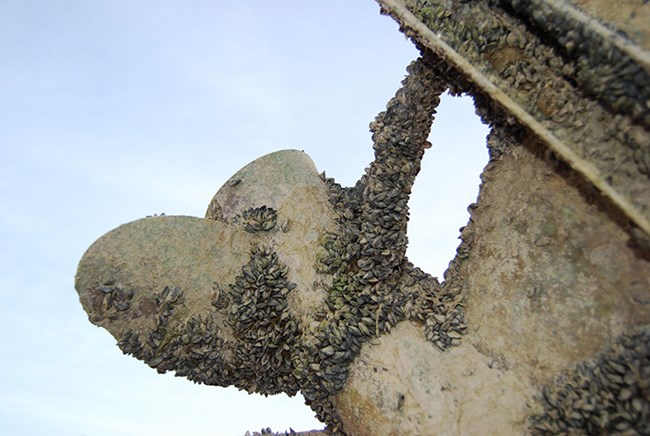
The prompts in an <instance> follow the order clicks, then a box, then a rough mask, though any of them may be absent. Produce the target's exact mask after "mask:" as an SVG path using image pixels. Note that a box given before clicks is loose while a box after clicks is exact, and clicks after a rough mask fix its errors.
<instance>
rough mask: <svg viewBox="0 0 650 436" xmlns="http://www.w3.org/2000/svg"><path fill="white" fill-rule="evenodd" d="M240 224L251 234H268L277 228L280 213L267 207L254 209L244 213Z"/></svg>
mask: <svg viewBox="0 0 650 436" xmlns="http://www.w3.org/2000/svg"><path fill="white" fill-rule="evenodd" d="M240 222H241V224H242V226H243V227H244V230H245V231H247V232H249V233H257V232H268V231H269V230H272V229H273V228H274V227H275V226H276V224H277V222H278V213H277V211H276V210H275V209H273V208H270V207H266V206H261V207H252V208H250V209H246V210H245V211H244V212H242V214H241V219H240Z"/></svg>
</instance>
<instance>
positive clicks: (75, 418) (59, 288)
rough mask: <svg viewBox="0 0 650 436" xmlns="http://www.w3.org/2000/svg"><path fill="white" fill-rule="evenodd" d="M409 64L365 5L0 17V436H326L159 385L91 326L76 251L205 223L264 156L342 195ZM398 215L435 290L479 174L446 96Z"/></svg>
mask: <svg viewBox="0 0 650 436" xmlns="http://www.w3.org/2000/svg"><path fill="white" fill-rule="evenodd" d="M417 55H418V53H417V51H416V49H415V48H414V46H413V45H412V44H411V43H410V42H409V41H408V40H406V39H405V38H404V36H403V35H402V34H401V33H400V32H399V30H398V26H397V24H396V23H395V22H393V21H392V20H391V19H390V18H388V17H385V16H380V14H379V8H378V6H377V4H376V3H375V2H374V1H372V0H364V1H355V2H350V1H348V0H336V1H329V2H305V1H298V0H292V1H288V0H287V1H276V2H266V1H259V0H250V1H246V2H224V1H207V0H186V1H180V0H158V1H153V0H137V1H133V0H129V1H127V0H83V1H82V0H58V1H48V2H44V1H37V0H2V1H0V196H1V197H0V198H1V200H2V201H0V344H2V348H3V350H2V354H1V356H2V358H0V434H7V435H88V436H91V435H92V436H103V435H179V434H193V435H241V434H244V433H245V432H246V430H259V429H260V428H262V427H271V428H273V429H274V430H277V431H280V430H287V429H288V428H289V427H292V428H293V429H295V430H307V429H311V428H319V427H321V425H320V424H319V423H318V422H317V421H316V420H315V419H314V418H313V413H312V412H311V411H310V410H309V408H308V407H307V406H305V405H304V404H303V403H302V399H301V398H300V397H294V398H291V399H289V398H287V397H286V396H275V397H269V398H264V397H260V396H255V395H253V396H251V395H248V394H246V393H244V392H239V391H237V390H236V389H232V388H231V389H223V388H216V387H206V386H200V385H195V384H192V383H190V382H188V381H187V380H185V379H180V378H175V377H173V375H171V374H166V375H158V374H157V373H156V372H155V371H154V370H152V369H150V368H148V367H147V366H146V365H144V364H143V363H141V362H139V361H137V360H135V359H133V358H131V357H128V356H123V355H122V354H121V352H120V351H119V349H118V348H117V347H116V346H115V343H114V340H113V338H112V337H111V336H110V335H109V334H108V333H107V332H105V331H103V330H101V329H98V328H96V327H94V326H93V325H91V324H90V323H89V322H88V320H87V318H86V315H85V313H84V312H83V310H82V308H81V305H80V304H79V302H78V299H77V295H76V292H75V290H74V285H73V281H74V274H75V270H76V265H77V262H78V261H79V259H80V258H81V256H82V254H83V252H84V251H85V249H86V248H87V247H88V246H89V245H90V244H91V243H92V242H93V241H94V240H95V239H97V238H98V237H100V236H101V235H102V234H104V233H106V232H107V231H109V230H111V229H112V228H114V227H116V226H118V225H120V224H122V223H125V222H128V221H132V220H134V219H137V218H141V217H144V216H146V215H151V214H154V213H161V212H164V213H166V214H167V215H172V214H179V215H194V216H203V214H204V213H205V209H206V207H207V205H208V203H209V201H210V199H211V198H212V196H213V195H214V193H215V192H216V191H217V189H218V188H219V187H220V186H221V184H222V183H223V182H224V181H225V180H226V179H228V178H229V177H230V175H232V174H233V173H234V172H235V171H237V170H238V169H239V168H241V167H242V166H244V165H245V164H247V163H248V162H250V161H251V160H253V159H255V158H256V157H259V156H261V155H263V154H266V153H269V152H272V151H276V150H280V149H285V148H297V149H302V150H305V151H306V152H307V153H308V154H309V155H310V156H311V158H312V159H313V160H314V162H315V163H316V166H317V167H318V168H319V170H326V171H327V174H328V176H333V177H335V178H336V180H337V181H339V182H340V183H342V184H343V185H352V184H354V182H355V181H356V180H357V179H358V178H359V177H360V176H361V174H362V173H363V169H364V167H365V166H366V165H367V164H368V163H369V162H370V161H371V160H372V148H371V140H370V134H369V132H368V123H369V122H370V121H371V120H372V119H373V118H374V117H375V115H376V114H377V113H378V112H379V111H381V110H383V108H384V107H385V104H386V102H387V101H388V100H389V99H390V98H391V97H392V96H393V94H394V93H395V91H396V90H397V89H398V87H399V83H400V81H401V80H402V79H403V78H404V74H405V67H406V65H407V64H408V63H409V62H411V61H412V60H413V59H415V58H416V57H417ZM438 112H439V115H438V116H437V119H436V122H435V123H434V129H433V132H432V136H431V138H430V140H431V142H432V143H433V145H434V147H433V148H432V149H431V150H428V151H427V155H426V156H425V159H424V161H423V168H422V172H421V174H420V176H419V177H418V180H417V181H416V185H415V187H414V191H413V196H412V199H411V224H410V228H409V237H410V241H411V242H410V246H409V251H408V255H409V258H410V259H411V260H412V261H413V262H414V263H415V264H416V265H418V266H420V267H422V268H423V269H425V270H426V271H428V272H430V273H432V274H433V275H436V276H442V272H443V271H444V269H445V267H446V265H447V263H448V262H449V260H450V259H451V257H452V256H453V253H454V251H455V248H456V246H457V244H458V239H457V238H458V228H459V227H461V226H462V225H464V224H465V223H466V221H467V218H468V215H467V212H466V207H467V205H468V204H469V203H470V202H472V201H474V200H475V198H476V194H477V189H478V184H479V178H478V174H479V172H480V170H481V168H482V167H483V166H484V165H485V164H486V162H487V151H486V148H485V135H486V134H487V128H486V127H485V126H482V125H481V124H480V122H479V121H478V118H477V117H476V116H475V115H474V114H473V107H472V104H471V101H470V100H469V99H467V98H451V97H447V96H445V98H444V99H443V102H442V104H441V106H440V107H439V110H438Z"/></svg>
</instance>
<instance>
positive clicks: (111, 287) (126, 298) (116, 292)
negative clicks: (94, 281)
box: [96, 279, 135, 318]
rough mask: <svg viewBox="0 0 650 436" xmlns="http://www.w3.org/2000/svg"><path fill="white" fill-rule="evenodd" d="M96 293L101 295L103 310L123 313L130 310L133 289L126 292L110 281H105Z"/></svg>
mask: <svg viewBox="0 0 650 436" xmlns="http://www.w3.org/2000/svg"><path fill="white" fill-rule="evenodd" d="M96 291H97V292H99V293H100V294H101V295H103V298H102V306H103V308H104V310H106V311H111V309H112V310H113V311H115V312H124V311H127V310H129V309H130V308H131V299H132V298H133V295H134V293H135V292H134V290H133V289H128V290H127V289H125V288H123V287H122V286H120V285H117V284H116V283H115V281H114V280H112V279H111V280H108V281H106V282H105V283H104V284H102V285H101V286H98V287H97V288H96ZM112 316H114V315H112ZM109 318H110V316H109Z"/></svg>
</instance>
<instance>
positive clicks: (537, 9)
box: [379, 0, 650, 234]
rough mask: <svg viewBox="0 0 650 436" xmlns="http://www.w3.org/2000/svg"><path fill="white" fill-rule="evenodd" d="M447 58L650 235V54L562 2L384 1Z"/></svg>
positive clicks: (424, 44)
mask: <svg viewBox="0 0 650 436" xmlns="http://www.w3.org/2000/svg"><path fill="white" fill-rule="evenodd" d="M379 3H380V5H381V6H382V9H383V11H384V12H385V13H388V14H390V15H391V16H392V17H393V18H395V19H396V20H397V21H398V22H399V23H400V25H401V26H402V30H403V31H404V32H405V33H406V34H407V35H408V36H410V37H411V38H412V39H413V40H414V41H415V42H416V44H417V45H419V46H420V47H421V48H422V49H424V50H426V51H430V52H432V53H433V54H434V55H436V56H438V57H440V58H441V59H442V60H443V61H444V62H445V63H446V64H447V65H448V68H450V69H452V70H454V72H455V74H457V75H459V76H460V77H461V78H462V80H465V81H468V82H470V83H471V84H472V85H473V86H474V87H475V89H476V91H478V92H480V93H483V94H484V95H485V96H486V97H487V98H488V99H489V100H490V102H491V103H492V105H493V108H492V110H493V111H494V112H497V111H502V112H504V114H505V116H504V119H503V122H504V123H507V124H511V125H512V124H519V125H521V126H523V127H525V128H526V129H529V130H530V131H531V132H533V133H534V134H535V135H536V136H537V137H538V138H539V139H540V140H541V142H542V143H543V144H544V145H545V146H546V147H547V149H548V150H549V152H552V153H553V154H555V155H556V156H557V157H558V158H559V159H561V160H563V161H564V162H565V163H567V164H568V165H569V166H571V167H572V168H573V169H574V170H575V171H576V172H578V173H579V174H580V175H581V176H582V177H583V178H584V179H585V180H587V181H588V182H589V183H590V184H592V185H593V186H595V187H596V188H597V189H598V190H599V191H600V192H601V193H602V194H603V195H604V196H605V197H607V198H608V199H609V201H611V203H612V204H613V205H614V206H615V207H617V208H618V209H620V210H621V211H622V212H623V213H624V214H625V215H626V216H627V217H628V218H629V219H630V220H631V222H632V223H633V225H634V226H637V227H638V228H640V229H642V230H643V231H644V232H645V233H646V234H650V195H648V192H649V191H650V179H649V176H650V134H649V133H648V128H649V126H650V72H649V68H650V61H649V59H650V57H649V55H648V53H647V51H645V50H643V49H642V48H641V47H638V46H636V45H635V44H634V41H633V40H631V39H629V38H626V37H624V36H622V35H620V34H618V33H615V32H613V31H611V30H609V29H608V28H607V27H605V26H603V25H601V24H600V23H599V22H597V21H595V20H593V19H591V18H590V17H589V16H586V15H585V14H584V13H582V12H580V11H579V10H577V9H575V8H573V7H572V6H571V5H569V4H567V3H563V2H559V1H554V0H538V1H527V2H522V1H516V0H502V1H495V0H475V1H469V2H467V1H453V0H379Z"/></svg>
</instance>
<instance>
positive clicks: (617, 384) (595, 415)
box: [530, 328, 650, 435]
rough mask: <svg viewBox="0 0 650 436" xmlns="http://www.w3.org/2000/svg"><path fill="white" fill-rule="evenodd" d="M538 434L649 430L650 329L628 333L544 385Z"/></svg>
mask: <svg viewBox="0 0 650 436" xmlns="http://www.w3.org/2000/svg"><path fill="white" fill-rule="evenodd" d="M537 401H538V402H539V404H540V408H541V409H542V411H541V412H539V413H536V414H533V415H532V416H531V417H530V426H531V431H532V433H533V434H539V435H550V434H559V433H568V434H578V433H579V434H650V331H649V330H648V329H647V328H645V329H641V330H639V331H636V332H632V333H629V334H623V335H622V336H620V337H619V338H617V339H616V340H615V341H614V344H613V345H612V346H610V347H609V348H608V349H607V350H605V351H604V352H602V353H600V354H599V355H598V356H597V357H596V358H595V359H593V360H590V361H586V362H583V363H581V364H579V365H577V367H576V368H574V369H572V370H571V371H569V372H567V373H566V374H564V375H562V376H561V377H559V378H558V379H557V380H555V381H554V382H552V383H551V384H549V385H548V386H545V387H544V388H543V389H542V392H541V394H540V395H539V396H538V398H537Z"/></svg>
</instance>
